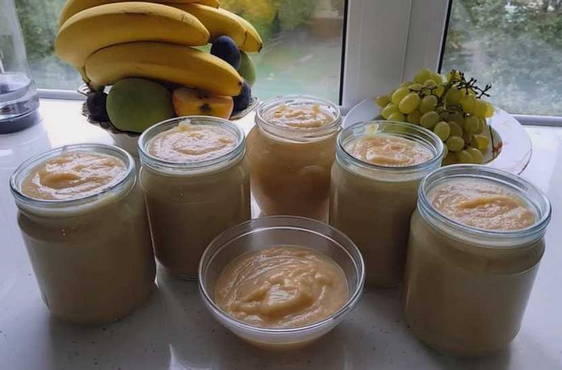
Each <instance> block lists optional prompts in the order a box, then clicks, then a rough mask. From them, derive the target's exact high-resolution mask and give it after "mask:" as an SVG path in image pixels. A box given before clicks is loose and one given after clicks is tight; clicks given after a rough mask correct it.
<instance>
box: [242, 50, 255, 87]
mask: <svg viewBox="0 0 562 370" xmlns="http://www.w3.org/2000/svg"><path fill="white" fill-rule="evenodd" d="M238 73H240V76H242V77H243V78H244V80H245V81H246V82H247V83H248V85H250V87H252V86H254V83H255V82H256V66H255V65H254V62H252V59H250V56H249V55H248V54H247V53H246V52H244V51H241V52H240V67H238Z"/></svg>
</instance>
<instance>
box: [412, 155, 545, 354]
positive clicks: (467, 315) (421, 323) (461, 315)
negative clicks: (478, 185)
mask: <svg viewBox="0 0 562 370" xmlns="http://www.w3.org/2000/svg"><path fill="white" fill-rule="evenodd" d="M451 180H461V181H462V180H467V181H468V180H470V181H475V180H476V181H487V182H491V183H494V184H497V185H499V186H501V187H504V188H505V190H507V191H509V192H510V193H512V194H514V195H515V196H517V197H519V198H521V199H522V200H523V201H524V202H525V203H526V204H527V205H528V207H529V208H530V209H531V210H532V211H534V213H535V214H536V221H535V223H534V224H533V225H532V226H530V227H527V228H524V229H520V230H513V231H496V230H485V229H479V228H474V227H470V226H467V225H464V224H461V223H459V222H457V221H455V220H453V219H451V218H448V217H446V216H444V215H443V214H442V213H440V212H439V211H437V210H436V209H435V207H434V206H433V205H432V204H431V202H430V199H429V194H431V191H432V190H433V189H435V188H436V187H437V186H438V185H440V184H446V183H447V182H448V181H451ZM550 216H551V208H550V203H549V201H548V199H547V197H546V195H545V194H544V193H543V192H541V191H540V190H538V189H537V188H536V187H535V186H533V185H532V184H530V183H529V182H527V181H526V180H524V179H522V178H520V177H518V176H515V175H512V174H509V173H507V172H504V171H500V170H496V169H492V168H489V167H484V166H475V165H455V166H447V167H444V168H441V169H439V170H436V171H434V172H433V173H431V174H430V175H428V176H427V177H426V178H425V179H424V180H423V181H422V182H421V184H420V187H419V198H418V206H417V210H416V212H414V214H413V215H412V221H411V228H410V239H409V245H408V262H407V267H406V284H405V295H404V297H405V315H406V321H407V322H408V324H409V326H410V328H411V330H412V331H413V333H414V334H415V335H416V336H417V337H418V338H419V339H421V340H422V341H424V342H425V343H427V344H428V345H430V346H431V347H433V348H435V349H437V350H439V351H442V352H445V353H449V354H453V355H460V356H475V355H484V354H488V353H490V352H494V351H497V350H500V349H502V348H505V347H506V346H507V345H508V344H509V343H510V342H511V341H512V340H513V338H514V337H515V336H516V335H517V333H518V331H519V328H520V326H521V320H522V318H523V313H524V311H525V307H526V305H527V300H528V298H529V295H530V293H531V289H532V287H533V281H534V279H535V275H536V273H537V270H538V267H539V261H540V260H541V258H542V255H543V253H544V248H545V244H544V233H545V231H546V227H547V226H548V224H549V222H550Z"/></svg>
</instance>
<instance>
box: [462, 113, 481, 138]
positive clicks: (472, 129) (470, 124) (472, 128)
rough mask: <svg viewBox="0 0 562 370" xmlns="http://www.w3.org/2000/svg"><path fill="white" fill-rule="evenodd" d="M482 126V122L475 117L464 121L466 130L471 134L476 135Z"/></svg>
mask: <svg viewBox="0 0 562 370" xmlns="http://www.w3.org/2000/svg"><path fill="white" fill-rule="evenodd" d="M479 126H480V120H479V119H478V118H476V117H475V116H469V117H466V119H465V120H464V130H465V131H466V132H467V133H469V134H474V133H476V132H478V127H479Z"/></svg>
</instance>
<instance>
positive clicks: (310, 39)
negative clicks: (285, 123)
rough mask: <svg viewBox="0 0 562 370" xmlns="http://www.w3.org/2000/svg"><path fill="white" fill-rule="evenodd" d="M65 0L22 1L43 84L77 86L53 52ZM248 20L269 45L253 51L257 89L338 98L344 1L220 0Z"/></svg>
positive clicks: (35, 74) (30, 46)
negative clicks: (255, 51) (58, 21)
mask: <svg viewBox="0 0 562 370" xmlns="http://www.w3.org/2000/svg"><path fill="white" fill-rule="evenodd" d="M63 4H64V0H18V1H17V10H18V16H19V18H20V22H21V24H22V29H23V32H24V36H25V41H26V46H27V50H28V54H29V62H30V66H31V70H32V72H33V77H34V78H35V80H36V81H37V84H38V86H39V87H40V88H43V89H68V90H75V89H76V88H77V87H78V86H79V84H80V83H81V79H80V76H79V74H78V73H77V72H76V71H75V70H74V69H73V68H72V67H70V66H69V65H67V64H65V63H64V62H62V61H60V60H59V59H58V58H57V57H56V56H55V55H54V53H53V45H54V39H55V36H56V32H57V18H58V14H59V13H60V10H61V8H62V6H63ZM221 6H222V7H223V8H225V9H228V10H231V11H233V12H235V13H237V14H239V15H241V16H242V17H244V18H246V19H247V20H248V21H250V22H251V23H252V24H253V25H254V26H255V27H256V28H257V29H258V31H259V32H260V34H261V36H262V38H263V40H264V43H265V46H264V48H263V49H262V51H261V52H260V53H253V54H251V58H252V59H253V61H254V62H255V64H256V67H257V80H256V81H257V82H256V84H255V85H254V88H253V93H254V95H256V96H259V97H260V98H269V97H272V96H276V95H283V94H288V93H303V94H313V95H316V96H320V97H323V98H326V99H330V100H333V101H337V100H338V99H339V89H340V69H341V53H342V35H343V13H344V6H345V0H283V1H273V0H256V1H248V0H222V1H221Z"/></svg>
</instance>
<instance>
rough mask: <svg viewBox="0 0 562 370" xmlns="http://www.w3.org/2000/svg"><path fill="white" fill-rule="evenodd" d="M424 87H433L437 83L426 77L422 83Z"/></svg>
mask: <svg viewBox="0 0 562 370" xmlns="http://www.w3.org/2000/svg"><path fill="white" fill-rule="evenodd" d="M423 86H424V87H427V88H428V89H433V88H435V87H437V83H435V81H433V80H432V79H428V80H425V82H424V83H423Z"/></svg>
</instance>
